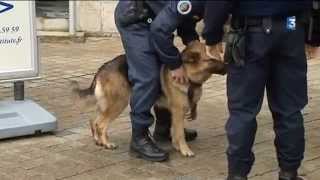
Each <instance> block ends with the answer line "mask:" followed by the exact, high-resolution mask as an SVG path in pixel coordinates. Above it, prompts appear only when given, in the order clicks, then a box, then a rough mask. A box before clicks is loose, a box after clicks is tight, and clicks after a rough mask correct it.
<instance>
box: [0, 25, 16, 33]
mask: <svg viewBox="0 0 320 180" xmlns="http://www.w3.org/2000/svg"><path fill="white" fill-rule="evenodd" d="M19 31H20V26H3V27H0V33H17V32H19Z"/></svg>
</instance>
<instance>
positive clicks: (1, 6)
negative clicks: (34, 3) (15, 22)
mask: <svg viewBox="0 0 320 180" xmlns="http://www.w3.org/2000/svg"><path fill="white" fill-rule="evenodd" d="M12 8H13V5H12V4H9V3H6V2H3V1H0V14H2V13H5V12H7V11H9V10H11V9H12Z"/></svg>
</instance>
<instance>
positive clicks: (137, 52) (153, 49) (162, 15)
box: [115, 0, 199, 131]
mask: <svg viewBox="0 0 320 180" xmlns="http://www.w3.org/2000/svg"><path fill="white" fill-rule="evenodd" d="M130 3H132V1H127V0H123V1H120V2H119V3H118V6H117V8H116V11H115V21H116V25H117V28H118V30H119V32H120V35H121V39H122V42H123V46H124V49H125V53H126V56H127V62H128V66H129V80H130V82H131V83H132V85H133V86H132V96H131V101H130V106H131V119H132V126H133V130H134V131H135V129H136V130H137V131H139V130H141V129H145V128H147V127H149V126H150V125H151V124H152V123H153V117H152V115H151V113H150V109H151V107H152V106H153V105H154V103H155V101H156V100H157V98H158V96H159V94H160V67H161V64H166V65H168V66H169V67H170V68H171V69H176V68H178V67H180V66H181V64H182V62H181V58H180V53H179V51H178V49H177V48H176V47H175V46H174V44H173V32H174V31H175V30H177V33H178V35H179V36H180V37H181V38H182V40H183V43H184V44H187V43H188V42H190V41H192V40H196V39H199V37H198V34H197V33H196V31H195V24H196V21H195V20H194V19H192V16H190V15H181V14H180V13H179V12H178V11H177V3H178V1H146V4H147V5H148V6H149V8H150V9H151V11H152V13H153V14H154V18H153V22H152V23H151V24H148V23H147V22H138V23H135V24H131V25H129V26H126V27H124V26H122V25H121V23H119V17H120V16H123V13H124V12H126V11H127V9H128V8H129V7H130ZM193 12H194V11H193Z"/></svg>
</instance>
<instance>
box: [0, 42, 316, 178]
mask: <svg viewBox="0 0 320 180" xmlns="http://www.w3.org/2000/svg"><path fill="white" fill-rule="evenodd" d="M40 52H41V57H42V75H41V76H42V78H41V79H39V80H33V81H29V82H26V97H27V98H28V99H33V100H34V101H36V102H37V103H39V104H40V105H42V106H43V107H45V108H46V109H47V110H49V111H50V112H52V113H53V114H54V115H55V116H56V117H57V119H58V122H59V129H58V130H57V132H55V133H54V134H48V135H43V136H37V137H23V138H16V139H11V140H3V141H1V142H0V152H1V153H0V179H1V180H9V179H10V180H12V179H14V180H25V179H28V180H39V179H43V180H52V179H65V180H100V179H101V180H102V179H103V180H107V179H110V180H125V179H133V180H139V179H147V180H222V179H223V178H224V177H225V175H226V157H225V153H224V152H225V148H226V137H225V132H224V123H225V121H226V118H227V111H226V95H225V77H222V76H213V77H212V78H211V79H210V80H209V81H208V82H207V83H206V84H205V91H204V97H203V99H202V101H201V103H200V107H199V111H200V112H199V114H200V117H199V118H198V120H197V121H194V122H188V124H187V126H188V127H192V128H196V129H198V131H199V137H198V139H197V140H196V141H194V142H192V143H190V144H191V148H192V149H193V150H194V151H195V153H196V154H197V155H196V157H194V158H190V159H188V158H184V157H182V156H181V155H180V154H179V153H177V152H175V151H174V150H173V149H172V148H171V146H170V145H163V146H164V147H165V148H166V149H168V150H169V151H170V155H171V157H170V161H169V162H165V163H150V162H146V161H143V160H138V159H134V158H131V157H130V156H129V155H128V144H129V141H130V133H131V131H130V123H129V119H128V116H127V115H128V110H126V112H124V113H123V114H122V115H121V117H120V118H119V119H118V121H116V122H114V123H113V124H112V127H111V129H110V132H111V138H112V140H113V141H115V142H117V143H118V145H119V148H118V149H117V150H113V151H110V150H105V149H103V148H100V147H97V146H96V145H95V144H94V143H93V141H92V138H91V136H90V131H89V128H88V120H89V119H90V118H92V117H93V116H94V111H93V109H86V110H81V109H79V106H77V105H76V104H74V102H73V101H72V98H71V93H70V89H69V88H70V85H69V81H70V80H78V81H80V82H81V85H83V86H88V85H89V83H90V81H91V80H92V77H93V73H94V72H95V71H96V69H97V67H99V66H100V65H101V64H102V63H104V62H105V61H107V60H110V59H111V58H112V57H114V56H115V55H117V54H120V53H121V52H122V48H121V44H120V41H119V39H116V38H114V39H90V40H88V41H87V42H86V43H83V44H76V43H69V42H65V43H42V44H41V51H40ZM319 69H320V59H313V60H310V61H309V77H308V79H309V95H310V96H309V105H308V106H307V107H306V109H305V110H304V116H305V125H306V139H307V147H306V154H305V155H306V156H305V161H304V163H303V167H302V168H301V173H302V174H303V175H304V176H305V177H307V178H308V179H309V180H319V179H320V116H319V112H320V109H319V107H320V76H319ZM12 94H13V93H12V85H11V84H0V100H5V99H12ZM258 119H259V130H258V133H257V138H256V142H255V147H254V151H255V153H256V162H255V165H254V168H253V170H252V173H251V174H250V178H251V179H253V180H272V179H276V175H277V162H276V157H275V150H274V146H273V137H274V134H273V131H272V120H271V116H270V114H269V112H268V109H267V107H266V104H264V107H263V109H262V111H261V113H260V115H259V118H258Z"/></svg>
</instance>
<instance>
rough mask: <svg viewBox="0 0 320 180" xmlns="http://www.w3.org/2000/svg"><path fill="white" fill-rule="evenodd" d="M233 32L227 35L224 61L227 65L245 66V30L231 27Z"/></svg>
mask: <svg viewBox="0 0 320 180" xmlns="http://www.w3.org/2000/svg"><path fill="white" fill-rule="evenodd" d="M231 26H232V27H231V30H230V31H229V32H228V34H227V40H226V47H225V54H224V59H225V62H226V63H230V64H232V63H233V64H235V65H237V66H244V64H245V51H246V40H245V38H246V37H245V29H244V28H238V27H235V26H234V25H231Z"/></svg>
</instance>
